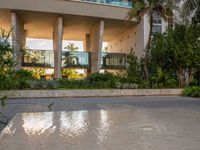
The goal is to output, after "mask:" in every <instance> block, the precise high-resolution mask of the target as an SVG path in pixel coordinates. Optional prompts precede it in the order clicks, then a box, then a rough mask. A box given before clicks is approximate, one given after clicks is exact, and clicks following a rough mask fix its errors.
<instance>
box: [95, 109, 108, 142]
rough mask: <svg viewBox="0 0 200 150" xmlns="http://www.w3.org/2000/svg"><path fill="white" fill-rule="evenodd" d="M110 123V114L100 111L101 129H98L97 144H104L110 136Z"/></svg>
mask: <svg viewBox="0 0 200 150" xmlns="http://www.w3.org/2000/svg"><path fill="white" fill-rule="evenodd" d="M110 125H111V124H110V122H109V117H108V112H107V111H106V110H100V120H99V129H98V139H97V143H98V144H100V143H102V142H103V141H104V140H105V139H106V138H107V135H108V132H109V130H110Z"/></svg>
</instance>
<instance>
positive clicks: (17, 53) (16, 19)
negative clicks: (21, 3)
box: [11, 11, 25, 70]
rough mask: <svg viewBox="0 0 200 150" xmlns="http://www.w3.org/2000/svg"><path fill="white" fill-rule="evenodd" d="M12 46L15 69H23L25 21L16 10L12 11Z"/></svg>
mask: <svg viewBox="0 0 200 150" xmlns="http://www.w3.org/2000/svg"><path fill="white" fill-rule="evenodd" d="M11 27H12V48H13V50H14V56H13V58H14V60H15V61H16V66H15V70H19V69H21V65H22V49H23V48H25V34H24V23H23V21H22V20H21V18H20V16H19V15H18V14H17V13H16V12H14V11H13V12H11Z"/></svg>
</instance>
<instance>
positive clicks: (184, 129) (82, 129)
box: [0, 97, 200, 150]
mask: <svg viewBox="0 0 200 150" xmlns="http://www.w3.org/2000/svg"><path fill="white" fill-rule="evenodd" d="M51 103H54V105H53V106H52V107H51V110H52V111H53V112H47V111H48V107H47V105H49V104H51ZM0 110H1V111H2V108H0ZM3 111H4V113H5V114H6V115H7V116H10V117H12V116H13V115H15V114H16V113H19V112H26V113H19V114H17V115H16V116H15V117H14V118H13V119H12V120H11V121H10V123H9V125H8V126H7V127H6V128H5V129H4V130H3V131H2V133H1V135H0V150H16V149H19V150H47V149H48V150H199V149H200V142H199V141H200V127H199V126H200V99H195V98H186V97H115V98H113V97H108V98H106V97H105V98H68V99H18V100H9V101H8V106H7V109H5V110H3ZM32 112H35V113H32Z"/></svg>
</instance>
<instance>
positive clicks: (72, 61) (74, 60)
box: [63, 43, 79, 65]
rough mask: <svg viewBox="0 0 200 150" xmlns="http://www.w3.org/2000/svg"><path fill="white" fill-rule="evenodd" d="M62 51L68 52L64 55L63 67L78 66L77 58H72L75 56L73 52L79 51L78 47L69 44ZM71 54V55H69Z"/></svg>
mask: <svg viewBox="0 0 200 150" xmlns="http://www.w3.org/2000/svg"><path fill="white" fill-rule="evenodd" d="M64 49H67V50H68V51H70V52H65V53H64V58H63V60H64V64H65V65H75V64H78V57H77V56H74V55H75V54H74V53H73V52H77V51H78V50H79V48H78V47H76V46H75V45H74V43H69V45H67V46H66V47H65V48H64ZM71 52H72V53H71Z"/></svg>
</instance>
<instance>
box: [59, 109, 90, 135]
mask: <svg viewBox="0 0 200 150" xmlns="http://www.w3.org/2000/svg"><path fill="white" fill-rule="evenodd" d="M87 130H88V111H74V112H61V117H60V135H61V136H66V135H68V136H70V137H72V138H73V137H76V136H79V135H82V134H85V133H86V132H87Z"/></svg>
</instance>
